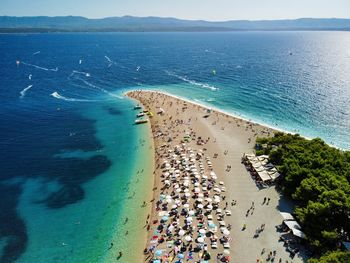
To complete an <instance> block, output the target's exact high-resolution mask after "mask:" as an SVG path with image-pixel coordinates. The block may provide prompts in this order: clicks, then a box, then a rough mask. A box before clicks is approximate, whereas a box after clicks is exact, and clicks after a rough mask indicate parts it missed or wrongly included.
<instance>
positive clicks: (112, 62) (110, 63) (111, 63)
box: [105, 56, 117, 67]
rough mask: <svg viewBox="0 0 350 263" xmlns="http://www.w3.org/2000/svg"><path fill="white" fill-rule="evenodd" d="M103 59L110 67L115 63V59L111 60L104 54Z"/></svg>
mask: <svg viewBox="0 0 350 263" xmlns="http://www.w3.org/2000/svg"><path fill="white" fill-rule="evenodd" d="M105 59H106V60H107V62H108V67H111V66H112V65H116V64H117V63H115V61H113V60H111V59H110V58H109V57H107V56H105Z"/></svg>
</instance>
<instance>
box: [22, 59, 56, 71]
mask: <svg viewBox="0 0 350 263" xmlns="http://www.w3.org/2000/svg"><path fill="white" fill-rule="evenodd" d="M21 63H22V64H23V65H26V66H29V67H34V68H37V69H41V70H45V71H54V72H57V71H58V68H57V67H56V68H44V67H40V66H38V65H34V64H30V63H26V62H23V61H22V62H21Z"/></svg>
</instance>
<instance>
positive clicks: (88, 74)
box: [70, 70, 91, 77]
mask: <svg viewBox="0 0 350 263" xmlns="http://www.w3.org/2000/svg"><path fill="white" fill-rule="evenodd" d="M74 74H81V75H85V77H90V76H91V75H90V73H87V72H82V71H77V70H73V72H72V74H71V75H70V76H71V77H72V76H73V75H74Z"/></svg>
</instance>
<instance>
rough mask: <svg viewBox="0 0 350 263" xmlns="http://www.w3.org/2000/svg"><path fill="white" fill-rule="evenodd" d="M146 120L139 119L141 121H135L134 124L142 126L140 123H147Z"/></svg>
mask: <svg viewBox="0 0 350 263" xmlns="http://www.w3.org/2000/svg"><path fill="white" fill-rule="evenodd" d="M147 122H148V120H144V119H141V120H135V124H142V123H147Z"/></svg>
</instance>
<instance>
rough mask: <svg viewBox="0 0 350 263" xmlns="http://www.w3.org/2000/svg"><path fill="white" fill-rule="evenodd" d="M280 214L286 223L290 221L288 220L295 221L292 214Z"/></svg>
mask: <svg viewBox="0 0 350 263" xmlns="http://www.w3.org/2000/svg"><path fill="white" fill-rule="evenodd" d="M280 214H281V216H282V217H283V220H285V221H288V220H292V221H295V219H294V217H293V216H292V215H291V214H290V213H286V212H280Z"/></svg>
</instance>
